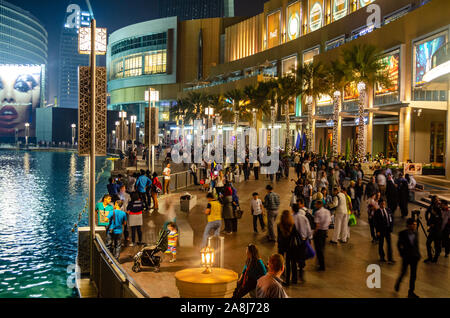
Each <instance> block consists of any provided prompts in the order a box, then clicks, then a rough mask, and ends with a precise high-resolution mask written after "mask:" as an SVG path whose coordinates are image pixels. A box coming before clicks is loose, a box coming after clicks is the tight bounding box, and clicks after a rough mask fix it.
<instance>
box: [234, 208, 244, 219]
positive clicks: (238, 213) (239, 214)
mask: <svg viewBox="0 0 450 318" xmlns="http://www.w3.org/2000/svg"><path fill="white" fill-rule="evenodd" d="M243 214H244V211H242V210H241V207H240V206H238V207H237V208H236V210H235V211H234V217H235V218H236V219H242V215H243Z"/></svg>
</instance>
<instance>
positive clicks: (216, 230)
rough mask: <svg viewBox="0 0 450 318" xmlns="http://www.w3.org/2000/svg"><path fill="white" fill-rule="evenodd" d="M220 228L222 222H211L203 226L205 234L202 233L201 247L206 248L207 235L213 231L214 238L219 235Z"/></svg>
mask: <svg viewBox="0 0 450 318" xmlns="http://www.w3.org/2000/svg"><path fill="white" fill-rule="evenodd" d="M221 227H222V221H221V220H219V221H212V222H208V223H207V224H206V226H205V232H203V240H202V247H206V245H207V244H208V238H209V236H210V235H209V234H210V233H211V230H213V231H214V236H219V235H220V228H221Z"/></svg>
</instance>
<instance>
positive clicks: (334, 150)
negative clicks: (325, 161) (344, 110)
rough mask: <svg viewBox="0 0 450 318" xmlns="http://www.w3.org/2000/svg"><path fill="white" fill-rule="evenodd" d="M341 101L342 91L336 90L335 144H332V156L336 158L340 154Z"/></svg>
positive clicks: (334, 99) (334, 105)
mask: <svg viewBox="0 0 450 318" xmlns="http://www.w3.org/2000/svg"><path fill="white" fill-rule="evenodd" d="M340 102H341V94H340V92H339V93H338V92H335V93H334V96H333V107H334V111H333V146H332V158H333V159H335V158H337V157H338V155H339V150H338V144H339V141H338V135H339V134H338V129H339V109H340Z"/></svg>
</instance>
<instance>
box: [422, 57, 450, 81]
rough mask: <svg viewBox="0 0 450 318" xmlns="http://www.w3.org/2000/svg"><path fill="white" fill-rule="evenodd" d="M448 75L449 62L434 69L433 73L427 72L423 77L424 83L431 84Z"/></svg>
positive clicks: (449, 71)
mask: <svg viewBox="0 0 450 318" xmlns="http://www.w3.org/2000/svg"><path fill="white" fill-rule="evenodd" d="M447 74H450V61H447V62H445V63H444V64H440V65H438V66H436V67H435V68H433V69H432V70H431V71H428V72H426V73H425V75H424V76H423V81H424V82H431V81H433V80H435V79H437V78H439V77H441V76H444V75H447Z"/></svg>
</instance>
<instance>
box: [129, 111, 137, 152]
mask: <svg viewBox="0 0 450 318" xmlns="http://www.w3.org/2000/svg"><path fill="white" fill-rule="evenodd" d="M130 121H131V127H130V139H131V149H134V141H135V140H136V122H137V116H131V117H130Z"/></svg>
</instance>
